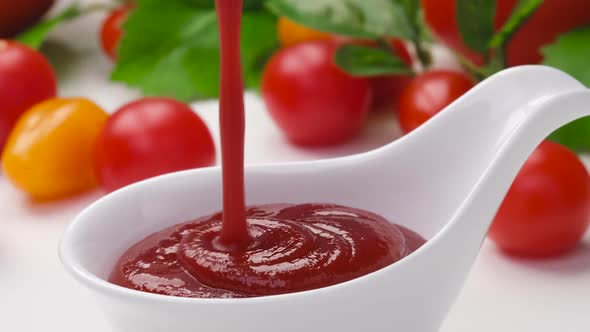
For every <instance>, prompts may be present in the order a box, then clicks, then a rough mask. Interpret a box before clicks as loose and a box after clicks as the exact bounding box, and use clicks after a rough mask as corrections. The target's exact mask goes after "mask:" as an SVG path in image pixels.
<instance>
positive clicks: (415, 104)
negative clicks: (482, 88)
mask: <svg viewBox="0 0 590 332" xmlns="http://www.w3.org/2000/svg"><path fill="white" fill-rule="evenodd" d="M473 86H475V82H474V81H473V80H472V79H471V78H470V77H469V76H468V75H467V74H465V73H462V72H458V71H450V70H432V71H429V72H426V73H423V74H421V75H418V76H417V77H416V78H415V79H414V80H413V81H412V82H411V83H410V84H409V85H408V87H407V88H406V89H405V90H404V91H403V92H402V94H401V96H400V98H399V106H398V110H399V111H398V112H399V122H400V126H401V128H402V130H403V131H404V132H406V133H408V132H410V131H412V130H414V129H416V128H418V127H419V126H420V125H422V124H423V123H424V122H426V121H428V120H429V119H430V118H432V117H433V116H435V115H436V114H437V113H438V112H440V111H442V110H443V109H444V108H445V107H447V106H448V105H449V104H450V103H452V102H453V101H455V99H457V98H459V97H461V96H462V95H463V94H464V93H466V92H467V91H469V90H470V89H471V88H473Z"/></svg>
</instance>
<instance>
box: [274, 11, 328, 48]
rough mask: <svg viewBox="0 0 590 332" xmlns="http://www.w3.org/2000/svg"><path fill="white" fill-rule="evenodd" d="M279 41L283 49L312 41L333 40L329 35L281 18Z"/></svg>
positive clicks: (278, 27)
mask: <svg viewBox="0 0 590 332" xmlns="http://www.w3.org/2000/svg"><path fill="white" fill-rule="evenodd" d="M277 31H278V34H279V41H280V42H281V45H282V46H283V47H289V46H293V45H296V44H299V43H302V42H305V41H310V40H326V39H332V38H333V36H332V35H330V34H329V33H325V32H321V31H318V30H314V29H311V28H308V27H306V26H303V25H300V24H298V23H295V22H293V21H291V20H290V19H288V18H286V17H281V18H279V21H278V23H277Z"/></svg>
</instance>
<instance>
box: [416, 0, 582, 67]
mask: <svg viewBox="0 0 590 332" xmlns="http://www.w3.org/2000/svg"><path fill="white" fill-rule="evenodd" d="M421 2H422V7H423V9H424V14H425V18H426V22H427V23H428V25H429V26H430V27H431V28H432V29H433V30H434V32H435V33H436V35H437V36H438V37H439V38H440V39H441V40H442V41H443V42H444V43H445V44H447V45H448V46H450V47H451V48H453V49H455V50H457V51H459V52H460V53H462V54H463V55H465V56H467V57H468V58H470V59H472V60H473V61H475V62H476V63H478V64H482V63H483V58H482V57H481V55H478V54H477V53H475V52H474V51H471V50H470V49H469V48H468V47H467V46H466V45H465V44H464V43H463V39H462V38H461V34H460V33H459V30H458V28H457V19H456V13H455V8H456V7H455V6H456V0H421ZM516 3H517V0H498V4H497V8H496V17H495V26H496V29H499V28H500V27H502V25H503V24H504V23H505V22H506V20H507V19H508V17H510V14H511V12H512V9H513V8H514V6H515V5H516ZM589 23H590V1H588V0H545V1H544V2H543V4H542V5H541V7H540V8H539V9H538V10H537V12H536V13H534V14H533V16H532V17H530V18H529V19H528V21H527V22H526V23H525V24H524V26H522V27H521V29H520V30H519V31H517V32H516V34H515V35H514V37H513V39H512V40H511V41H510V43H509V44H508V65H509V66H518V65H523V64H533V63H539V62H541V60H542V55H541V53H540V50H541V48H542V46H543V45H547V44H549V43H551V42H553V41H554V40H555V39H556V38H557V36H559V35H560V34H563V33H564V32H567V31H569V30H572V29H574V28H576V27H579V26H582V25H586V24H589Z"/></svg>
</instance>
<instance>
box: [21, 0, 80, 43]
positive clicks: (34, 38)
mask: <svg viewBox="0 0 590 332" xmlns="http://www.w3.org/2000/svg"><path fill="white" fill-rule="evenodd" d="M80 14H81V11H80V7H79V6H78V5H77V4H73V5H71V6H69V7H68V8H67V9H66V10H64V11H63V12H61V13H60V14H58V15H57V16H55V17H52V18H50V19H47V20H44V21H42V22H41V23H39V24H37V25H35V26H34V27H32V28H31V29H29V30H27V31H25V32H23V33H22V34H20V35H19V36H17V37H16V40H18V41H20V42H21V43H23V44H25V45H28V46H30V47H32V48H39V47H41V44H43V41H45V39H46V38H47V35H48V34H49V33H50V32H51V30H53V29H54V28H55V27H56V26H58V25H60V24H61V23H63V22H66V21H69V20H71V19H73V18H76V17H78V16H79V15H80Z"/></svg>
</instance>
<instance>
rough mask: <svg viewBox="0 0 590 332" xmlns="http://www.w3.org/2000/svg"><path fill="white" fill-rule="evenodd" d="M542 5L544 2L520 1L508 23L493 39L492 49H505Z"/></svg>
mask: <svg viewBox="0 0 590 332" xmlns="http://www.w3.org/2000/svg"><path fill="white" fill-rule="evenodd" d="M542 4H543V0H518V2H517V4H516V7H515V8H514V10H513V11H512V14H511V15H510V17H509V18H508V21H506V23H504V26H503V27H502V29H500V31H498V32H496V34H495V35H494V37H492V40H491V41H490V48H498V47H503V46H504V45H505V44H507V43H508V42H509V41H510V39H511V38H512V36H513V35H514V33H515V32H516V31H518V29H519V28H520V27H521V26H522V25H523V24H525V23H526V21H527V20H528V19H529V18H530V17H531V16H532V15H533V14H534V13H535V12H536V11H537V9H539V7H540V6H541V5H542Z"/></svg>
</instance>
